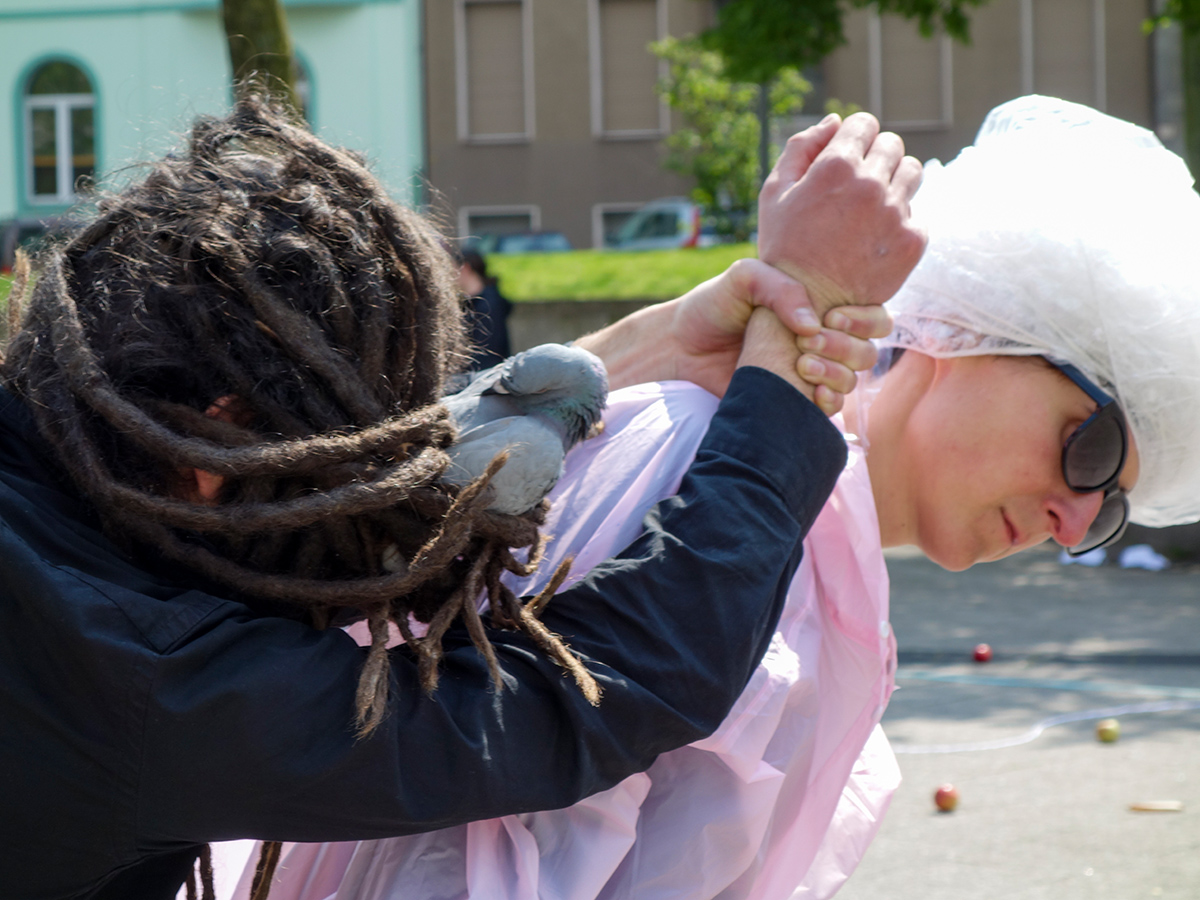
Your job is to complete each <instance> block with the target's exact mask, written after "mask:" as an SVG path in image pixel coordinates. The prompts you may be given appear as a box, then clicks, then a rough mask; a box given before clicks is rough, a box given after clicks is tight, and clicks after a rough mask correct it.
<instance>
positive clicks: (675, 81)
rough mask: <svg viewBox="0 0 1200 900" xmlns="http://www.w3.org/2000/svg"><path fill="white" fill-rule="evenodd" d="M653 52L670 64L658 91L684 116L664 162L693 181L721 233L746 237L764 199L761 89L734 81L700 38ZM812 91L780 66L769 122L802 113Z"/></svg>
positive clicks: (672, 41)
mask: <svg viewBox="0 0 1200 900" xmlns="http://www.w3.org/2000/svg"><path fill="white" fill-rule="evenodd" d="M650 48H651V50H653V52H654V53H655V54H656V55H657V56H658V57H659V58H660V59H663V60H665V61H666V63H667V76H666V77H665V78H664V79H663V80H662V81H661V82H659V85H658V90H659V93H660V95H661V96H662V97H663V99H665V100H666V101H667V103H668V104H670V106H671V107H672V108H673V109H676V110H678V111H679V113H680V115H681V117H682V119H683V127H682V128H680V129H678V130H677V131H675V132H673V133H672V134H671V135H669V136H668V137H667V140H666V144H667V159H666V165H667V167H668V168H670V169H672V170H674V171H676V172H679V173H680V174H682V175H688V176H690V177H692V178H694V179H695V181H696V187H695V188H694V189H693V190H692V198H693V199H694V200H695V201H696V202H697V203H700V204H701V205H703V206H705V207H706V208H707V209H708V210H709V211H710V214H711V215H712V216H713V217H714V219H715V220H716V226H717V230H718V231H720V232H722V233H725V234H732V235H734V236H735V237H737V238H740V239H743V240H744V239H745V238H746V237H747V236H748V235H749V233H750V231H751V230H752V228H753V216H754V208H755V204H756V201H757V199H758V188H759V179H758V162H757V159H756V155H755V149H756V148H757V146H758V144H759V131H760V128H761V127H762V126H761V122H760V119H759V116H758V114H757V112H756V106H757V104H758V99H759V95H760V87H759V85H756V84H752V83H746V82H739V81H733V80H731V79H729V78H728V77H727V76H726V72H725V63H724V61H723V60H722V59H721V57H720V55H719V54H717V53H715V52H713V51H711V50H705V49H704V48H703V47H701V46H700V45H699V43H698V42H696V41H695V40H680V39H678V38H666V39H665V40H662V41H659V42H658V43H656V44H651V45H650ZM810 89H811V87H810V85H809V84H808V82H807V81H805V80H804V79H803V78H801V77H800V73H799V72H798V71H796V69H794V68H790V67H789V68H784V69H781V70H780V71H779V73H778V74H777V76H776V77H775V78H774V79H773V81H772V84H771V89H770V93H769V95H768V101H769V102H768V111H767V112H768V117H769V116H785V115H788V114H790V113H793V112H796V111H798V110H799V109H800V108H801V106H803V105H804V95H805V94H807V93H808V91H809V90H810Z"/></svg>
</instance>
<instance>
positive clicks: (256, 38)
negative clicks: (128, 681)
mask: <svg viewBox="0 0 1200 900" xmlns="http://www.w3.org/2000/svg"><path fill="white" fill-rule="evenodd" d="M221 12H222V15H223V17H224V20H225V36H226V37H227V38H228V39H229V61H230V62H231V63H232V65H233V84H234V90H235V92H237V93H240V92H241V91H242V90H243V89H244V88H245V87H246V86H247V84H254V83H258V84H261V85H262V86H263V87H264V88H265V89H266V90H267V91H269V92H270V94H271V96H272V97H273V98H274V99H275V100H278V101H279V102H281V103H283V104H284V105H285V106H287V107H288V108H290V109H292V110H296V111H298V110H299V109H300V104H299V102H298V99H297V96H296V71H295V65H294V62H293V60H292V39H291V36H290V35H289V34H288V28H287V18H286V17H285V16H284V14H283V0H221Z"/></svg>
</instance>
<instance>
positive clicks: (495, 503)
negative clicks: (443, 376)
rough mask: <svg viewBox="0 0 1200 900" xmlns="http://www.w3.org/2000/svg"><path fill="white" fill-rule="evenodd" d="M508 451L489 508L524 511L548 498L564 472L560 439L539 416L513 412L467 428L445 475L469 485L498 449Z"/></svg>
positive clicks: (453, 450) (494, 482)
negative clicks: (510, 414)
mask: <svg viewBox="0 0 1200 900" xmlns="http://www.w3.org/2000/svg"><path fill="white" fill-rule="evenodd" d="M506 450H507V451H508V454H509V457H508V462H507V463H505V465H504V468H502V469H501V470H500V471H499V472H498V473H497V474H496V476H495V477H494V478H493V479H492V483H491V485H490V486H489V490H490V491H491V502H490V503H489V504H488V509H490V510H492V511H493V512H498V513H506V514H508V515H517V514H519V513H523V512H525V511H526V510H528V509H530V508H531V507H533V506H535V505H536V504H537V503H538V502H539V501H540V500H541V499H542V498H543V497H545V496H546V494H548V493H549V492H550V489H551V488H552V487H554V484H555V482H557V481H558V477H559V475H560V474H562V465H563V456H564V453H563V445H562V438H561V437H560V436H559V433H558V432H557V431H556V430H555V429H554V428H552V427H551V426H550V425H549V424H547V423H546V422H543V421H541V420H540V419H539V418H536V417H533V416H509V417H507V418H503V419H495V420H493V421H491V422H487V423H485V424H483V425H480V426H479V427H478V428H472V429H471V430H469V431H467V432H464V433H463V434H461V435H460V436H459V439H458V441H456V442H455V443H454V444H453V445H452V446H451V447H450V449H449V451H448V452H449V454H450V458H451V460H452V463H451V465H450V467H449V468H448V469H447V470H446V472H445V474H444V475H443V476H442V478H443V480H445V481H447V482H449V483H451V484H456V485H460V486H465V485H467V484H470V483H471V482H472V481H474V480H475V479H476V478H478V477H479V476H480V475H482V474H483V472H484V470H485V469H486V468H487V466H488V463H490V462H491V461H492V460H493V459H494V458H495V456H496V454H497V453H500V452H502V451H506Z"/></svg>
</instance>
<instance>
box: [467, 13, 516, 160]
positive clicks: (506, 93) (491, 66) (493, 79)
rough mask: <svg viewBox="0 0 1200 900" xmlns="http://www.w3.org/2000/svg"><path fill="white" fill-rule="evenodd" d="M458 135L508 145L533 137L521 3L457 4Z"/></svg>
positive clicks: (472, 139) (473, 139)
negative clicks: (507, 143)
mask: <svg viewBox="0 0 1200 900" xmlns="http://www.w3.org/2000/svg"><path fill="white" fill-rule="evenodd" d="M455 32H456V34H455V66H456V69H457V81H458V85H457V103H458V136H459V138H460V139H461V140H470V141H484V142H508V141H524V140H528V139H529V138H530V137H531V136H532V134H533V71H532V70H533V57H532V48H531V47H530V44H531V41H532V21H531V18H530V10H529V4H528V3H527V2H523V0H457V2H456V5H455Z"/></svg>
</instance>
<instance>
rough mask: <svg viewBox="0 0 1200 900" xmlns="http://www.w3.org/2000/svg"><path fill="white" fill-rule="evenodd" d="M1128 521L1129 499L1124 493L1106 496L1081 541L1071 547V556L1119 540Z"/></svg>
mask: <svg viewBox="0 0 1200 900" xmlns="http://www.w3.org/2000/svg"><path fill="white" fill-rule="evenodd" d="M1128 523H1129V500H1128V499H1127V498H1126V497H1125V494H1124V493H1116V494H1113V495H1112V496H1110V497H1108V498H1107V499H1106V500H1105V501H1104V503H1103V504H1101V506H1100V512H1098V513H1096V518H1095V520H1093V522H1092V526H1091V527H1090V528H1089V529H1088V530H1087V534H1086V535H1084V537H1083V541H1082V542H1081V543H1079V544H1078V545H1076V546H1074V547H1072V548H1071V550H1070V553H1071V555H1072V556H1079V555H1080V554H1083V553H1087V552H1088V551H1089V550H1095V549H1096V548H1097V547H1106V546H1108V545H1109V544H1111V543H1114V542H1115V541H1117V540H1119V539H1120V537H1121V535H1123V534H1124V533H1125V526H1126V525H1127V524H1128Z"/></svg>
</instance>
